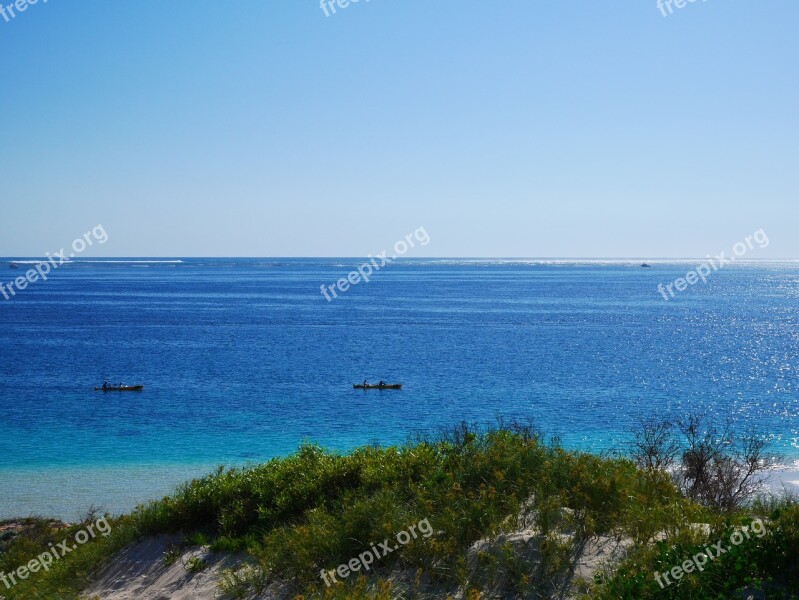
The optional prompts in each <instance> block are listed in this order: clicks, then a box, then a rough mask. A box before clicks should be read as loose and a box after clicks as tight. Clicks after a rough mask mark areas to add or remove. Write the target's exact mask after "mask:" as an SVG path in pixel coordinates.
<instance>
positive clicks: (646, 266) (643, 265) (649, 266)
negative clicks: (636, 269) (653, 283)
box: [641, 263, 652, 269]
mask: <svg viewBox="0 0 799 600" xmlns="http://www.w3.org/2000/svg"><path fill="white" fill-rule="evenodd" d="M641 266H642V267H644V268H645V269H651V268H652V265H648V264H646V263H644V264H642V265H641Z"/></svg>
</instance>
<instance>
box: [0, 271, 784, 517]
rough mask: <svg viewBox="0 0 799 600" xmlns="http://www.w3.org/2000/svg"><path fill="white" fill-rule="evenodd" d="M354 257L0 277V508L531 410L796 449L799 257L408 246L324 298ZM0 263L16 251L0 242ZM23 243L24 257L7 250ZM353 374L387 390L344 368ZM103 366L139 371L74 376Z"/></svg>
mask: <svg viewBox="0 0 799 600" xmlns="http://www.w3.org/2000/svg"><path fill="white" fill-rule="evenodd" d="M362 262H363V259H184V260H182V261H179V262H152V261H149V262H148V261H143V262H107V261H76V262H73V263H71V264H69V265H64V266H63V267H61V268H60V269H59V270H58V271H57V272H55V273H54V274H53V275H52V277H51V278H50V280H49V281H47V282H37V283H35V284H33V285H31V286H30V287H28V289H26V290H24V291H21V292H19V294H18V295H17V296H16V297H14V298H12V299H11V300H4V299H2V297H0V410H1V411H2V413H0V414H2V418H0V518H3V517H8V516H25V515H27V514H31V513H39V514H52V515H56V516H63V517H67V518H74V517H75V516H76V515H77V513H78V512H79V511H80V510H82V509H85V508H87V507H88V506H89V505H90V504H95V505H100V506H102V507H103V508H107V509H109V510H112V511H121V510H127V509H130V508H131V507H132V506H133V505H134V504H136V503H138V502H141V501H144V500H147V499H149V498H152V497H156V496H159V495H162V494H163V493H166V492H168V491H170V490H171V489H172V487H173V486H174V485H175V484H176V483H178V482H180V481H182V480H184V479H186V478H187V477H190V476H192V475H196V474H198V473H202V472H205V471H207V470H208V469H210V468H212V467H213V466H214V465H218V464H225V465H243V464H247V463H254V462H260V461H263V460H265V459H268V458H270V457H274V456H280V455H285V454H288V453H290V452H292V451H294V450H295V449H296V448H297V446H298V445H299V444H301V443H302V442H303V441H306V440H307V441H314V442H318V443H320V444H322V445H323V446H325V447H328V448H331V449H339V450H346V449H349V448H352V447H354V446H357V445H361V444H366V443H371V442H379V443H384V444H389V443H395V442H402V441H404V440H406V439H407V438H408V436H409V435H412V434H414V433H415V432H419V431H422V432H430V431H435V430H438V429H441V428H445V427H449V426H452V425H453V424H455V423H457V422H459V421H462V420H466V421H472V422H477V423H491V422H493V421H494V420H495V419H496V418H497V417H504V418H519V419H524V420H527V419H532V420H533V422H534V423H536V424H537V426H538V427H539V428H540V429H542V430H543V431H545V432H547V433H549V434H555V435H559V436H560V437H561V439H562V443H563V444H564V445H565V446H567V447H572V448H581V449H586V450H592V451H602V450H606V449H610V448H618V447H621V446H622V445H623V444H624V443H625V441H626V440H627V439H628V436H629V434H630V431H631V428H632V426H633V424H634V423H635V421H636V420H637V419H638V418H639V417H641V416H648V415H664V416H665V415H670V416H677V415H685V414H687V413H689V412H691V411H700V412H702V413H705V414H708V415H711V416H714V417H715V418H717V419H718V420H719V421H723V420H724V419H725V418H727V417H730V418H732V419H733V420H734V421H735V423H736V426H737V427H739V428H749V427H754V428H756V429H758V430H759V431H762V432H765V433H768V434H770V435H773V436H774V442H775V444H776V447H777V448H778V449H779V450H781V451H783V452H784V453H785V454H786V455H787V456H788V457H789V459H790V461H793V460H796V459H799V394H798V393H797V392H798V390H797V381H798V378H799V264H797V263H789V262H785V263H762V264H746V265H742V264H738V265H734V266H729V267H727V268H725V269H724V270H721V271H719V272H717V273H715V274H713V275H712V277H711V278H710V280H709V282H708V283H707V284H702V283H699V284H697V285H695V286H692V287H691V288H689V289H688V290H687V291H685V292H683V293H681V294H678V297H677V298H675V299H673V300H670V301H668V302H666V301H664V300H663V298H662V297H661V295H660V294H659V293H658V291H657V285H658V283H664V284H667V283H669V282H671V281H673V280H674V279H675V278H677V277H680V276H683V275H685V273H686V271H688V270H689V269H690V268H692V266H693V263H690V262H687V263H678V262H656V263H652V264H653V268H651V269H642V268H641V267H640V266H639V264H638V263H635V262H629V263H625V262H616V263H601V262H565V261H564V262H558V261H550V262H546V261H477V260H407V261H398V262H396V263H393V264H391V265H387V266H386V267H384V268H383V270H381V271H380V272H379V273H377V274H375V275H374V276H373V278H372V281H370V282H369V283H368V284H367V283H361V284H359V285H356V286H354V287H352V288H351V289H350V290H348V291H347V292H346V293H344V294H339V297H338V298H336V299H335V300H333V301H332V302H327V301H326V300H325V298H324V297H323V296H322V295H321V293H320V285H322V284H332V283H334V282H335V281H336V280H337V279H339V278H340V277H342V276H345V275H346V273H347V272H349V271H350V270H352V269H353V268H355V267H356V266H358V265H359V264H361V263H362ZM2 265H3V269H2V270H0V281H4V282H8V281H10V280H11V279H12V278H14V277H17V276H19V275H20V274H22V273H23V271H22V270H10V269H7V268H6V267H5V263H2ZM23 266H25V265H23ZM365 378H368V379H369V380H370V381H373V382H376V381H377V380H379V379H385V380H387V381H397V382H402V383H403V384H404V388H403V389H402V390H401V391H369V392H364V391H360V390H353V389H352V384H353V383H355V382H360V381H363V380H364V379H365ZM104 379H108V380H109V381H112V382H118V381H122V382H126V383H143V384H144V385H145V386H146V387H145V390H144V391H143V392H141V393H138V394H103V393H98V392H94V391H93V389H92V388H93V387H94V386H95V385H99V384H100V383H102V381H103V380H104Z"/></svg>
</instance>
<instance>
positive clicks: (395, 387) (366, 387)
mask: <svg viewBox="0 0 799 600" xmlns="http://www.w3.org/2000/svg"><path fill="white" fill-rule="evenodd" d="M352 387H354V388H355V389H356V390H401V389H402V384H401V383H384V384H383V385H380V384H379V383H376V384H374V385H369V384H367V385H364V384H362V383H356V384H354V385H353V386H352Z"/></svg>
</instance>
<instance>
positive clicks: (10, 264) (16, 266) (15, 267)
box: [8, 262, 19, 269]
mask: <svg viewBox="0 0 799 600" xmlns="http://www.w3.org/2000/svg"><path fill="white" fill-rule="evenodd" d="M8 268H9V269H19V265H18V264H17V263H15V262H12V263H8Z"/></svg>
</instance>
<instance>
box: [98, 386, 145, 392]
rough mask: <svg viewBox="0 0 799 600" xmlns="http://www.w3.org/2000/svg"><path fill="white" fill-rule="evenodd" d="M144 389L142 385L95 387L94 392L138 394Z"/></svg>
mask: <svg viewBox="0 0 799 600" xmlns="http://www.w3.org/2000/svg"><path fill="white" fill-rule="evenodd" d="M143 389H144V386H143V385H116V386H114V385H109V386H107V387H96V388H94V391H95V392H140V391H142V390H143Z"/></svg>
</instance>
